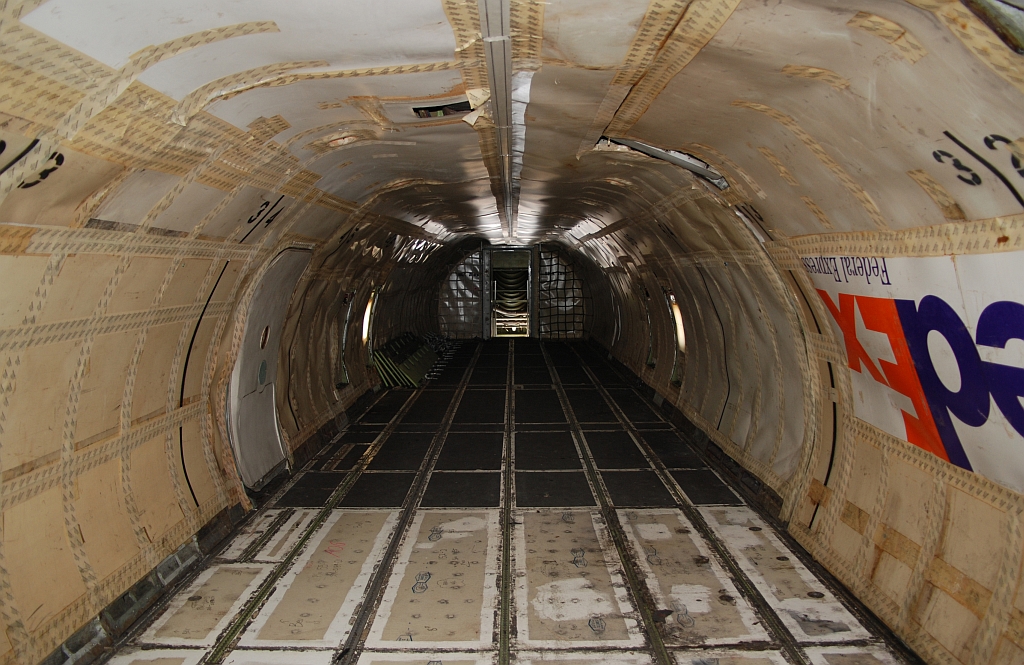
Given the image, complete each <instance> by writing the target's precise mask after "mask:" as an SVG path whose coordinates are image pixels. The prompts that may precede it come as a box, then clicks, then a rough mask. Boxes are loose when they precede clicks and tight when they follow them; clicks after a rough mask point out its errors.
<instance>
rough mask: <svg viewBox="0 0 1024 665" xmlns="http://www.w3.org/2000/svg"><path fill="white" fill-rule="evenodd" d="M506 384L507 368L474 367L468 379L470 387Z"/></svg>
mask: <svg viewBox="0 0 1024 665" xmlns="http://www.w3.org/2000/svg"><path fill="white" fill-rule="evenodd" d="M507 382H508V368H507V367H505V366H502V367H479V366H478V367H476V368H475V369H474V370H473V374H472V375H471V376H470V377H469V385H471V386H503V385H505V384H506V383H507Z"/></svg>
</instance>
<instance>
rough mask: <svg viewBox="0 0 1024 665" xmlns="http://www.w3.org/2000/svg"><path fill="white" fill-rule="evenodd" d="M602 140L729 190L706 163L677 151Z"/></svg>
mask: <svg viewBox="0 0 1024 665" xmlns="http://www.w3.org/2000/svg"><path fill="white" fill-rule="evenodd" d="M602 140H605V141H609V142H611V143H617V144H619V145H624V146H626V147H627V148H632V149H633V150H636V151H637V152H642V153H644V154H645V155H647V156H649V157H654V158H655V159H662V160H664V161H666V162H668V163H670V164H675V165H676V166H682V167H683V168H684V169H686V170H687V171H690V172H692V173H695V174H697V175H699V176H700V177H701V178H704V179H705V180H707V181H708V182H710V183H711V184H712V185H714V186H715V187H717V188H718V189H723V190H724V189H728V188H729V182H728V181H727V180H726V179H725V176H723V175H722V174H721V173H719V172H718V171H716V170H715V169H713V168H712V167H711V165H710V164H708V163H707V162H705V161H703V160H700V159H697V158H696V157H694V156H693V155H691V154H688V153H685V152H679V151H677V150H664V149H662V148H656V147H654V146H653V145H648V144H646V143H642V142H640V141H634V140H633V139H613V138H609V137H607V136H605V137H602Z"/></svg>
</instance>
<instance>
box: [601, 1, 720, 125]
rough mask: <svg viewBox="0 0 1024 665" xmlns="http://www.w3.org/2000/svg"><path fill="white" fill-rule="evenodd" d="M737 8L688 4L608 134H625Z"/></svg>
mask: <svg viewBox="0 0 1024 665" xmlns="http://www.w3.org/2000/svg"><path fill="white" fill-rule="evenodd" d="M738 5H739V0H694V1H693V2H692V3H690V5H689V6H688V7H687V8H686V13H685V15H684V16H683V18H682V20H681V21H679V24H678V25H677V26H676V27H675V29H674V30H673V31H672V34H671V35H670V36H669V37H668V40H667V41H666V42H665V43H664V46H662V47H661V48H660V49H659V50H658V52H657V55H656V56H655V57H654V61H653V62H652V63H651V65H650V66H649V67H648V68H646V70H645V71H644V73H643V76H642V78H640V79H639V80H638V81H636V82H635V85H634V86H633V90H632V91H631V92H630V93H629V95H628V96H627V97H626V100H625V101H624V102H622V106H620V107H619V110H618V112H617V113H616V114H615V118H614V119H613V120H612V122H611V123H610V124H609V125H608V132H609V133H611V134H615V135H616V136H623V135H625V134H626V133H628V132H629V130H630V128H631V127H632V126H633V125H635V124H636V123H637V121H638V120H640V117H641V116H642V115H643V114H644V112H645V111H647V109H648V107H650V105H651V103H652V102H653V101H654V99H655V98H656V97H657V96H658V95H659V94H660V93H661V91H662V90H664V89H665V86H667V85H668V84H669V82H670V81H671V80H672V79H673V78H674V77H675V75H676V74H678V73H679V72H681V71H682V70H683V68H684V67H686V66H687V65H688V64H690V61H692V60H693V58H695V57H696V56H697V54H698V53H700V51H701V49H703V48H704V47H705V46H707V45H708V43H709V42H710V41H711V39H712V38H713V37H714V36H715V35H716V34H717V33H718V31H719V30H720V29H721V27H722V26H723V25H725V22H726V21H727V20H728V19H729V17H730V16H732V13H733V11H734V10H735V9H736V7H737V6H738ZM622 82H625V81H619V80H618V77H616V80H615V81H613V84H616V83H622Z"/></svg>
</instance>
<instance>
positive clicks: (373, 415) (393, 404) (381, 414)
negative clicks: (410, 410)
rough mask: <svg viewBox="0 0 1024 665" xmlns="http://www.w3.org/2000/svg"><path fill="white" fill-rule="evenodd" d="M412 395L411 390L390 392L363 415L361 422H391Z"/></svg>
mask: <svg viewBox="0 0 1024 665" xmlns="http://www.w3.org/2000/svg"><path fill="white" fill-rule="evenodd" d="M410 395H412V391H410V390H389V391H388V392H387V393H385V394H384V396H383V397H381V398H380V399H379V400H377V403H376V404H374V405H373V406H371V407H370V410H369V411H367V412H366V413H364V414H363V417H362V418H360V419H359V422H360V423H380V424H386V423H388V422H390V421H391V419H392V418H394V417H395V415H396V414H397V413H398V412H399V410H400V409H401V408H402V405H404V404H405V402H406V400H408V399H409V396H410Z"/></svg>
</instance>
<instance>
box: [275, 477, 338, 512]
mask: <svg viewBox="0 0 1024 665" xmlns="http://www.w3.org/2000/svg"><path fill="white" fill-rule="evenodd" d="M345 475H346V474H344V473H317V472H315V471H314V472H309V473H304V474H302V476H301V477H300V478H299V479H298V480H296V481H295V484H294V485H292V486H291V488H290V489H289V490H288V491H287V492H285V493H284V496H282V497H281V498H280V499H278V500H277V503H276V504H274V505H276V506H278V507H279V508H319V507H321V506H324V505H326V504H327V499H329V498H331V494H333V493H334V490H335V489H336V488H337V487H338V485H340V484H341V481H342V480H344V479H345Z"/></svg>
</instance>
